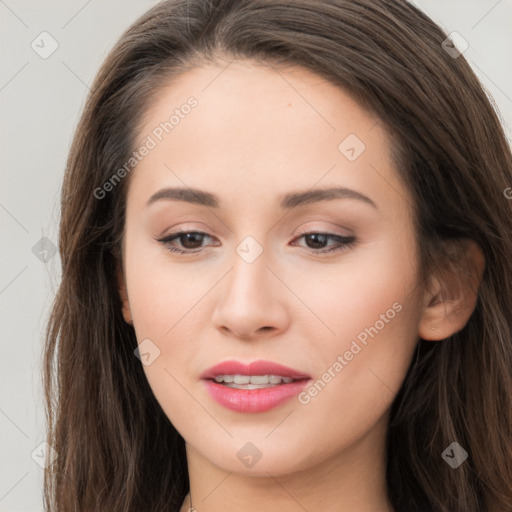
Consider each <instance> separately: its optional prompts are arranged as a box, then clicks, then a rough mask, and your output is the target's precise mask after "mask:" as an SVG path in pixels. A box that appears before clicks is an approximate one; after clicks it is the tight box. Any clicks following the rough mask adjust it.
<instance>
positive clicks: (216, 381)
mask: <svg viewBox="0 0 512 512" xmlns="http://www.w3.org/2000/svg"><path fill="white" fill-rule="evenodd" d="M201 379H202V381H203V382H204V384H205V386H206V390H207V391H208V393H209V395H210V397H211V398H213V399H214V400H215V401H216V402H217V403H219V404H220V405H222V406H224V407H226V408H227V409H230V410H232V411H236V412H240V413H260V412H265V411H268V410H270V409H273V408H275V407H277V406H279V405H281V404H283V403H284V402H286V401H288V400H289V399H290V398H291V397H293V396H295V395H297V394H298V393H300V392H301V391H302V390H303V389H304V387H305V386H306V384H307V383H308V382H309V381H310V380H311V377H310V376H309V375H306V374H305V373H303V372H300V371H298V370H294V369H293V368H289V367H286V366H283V365H280V364H277V363H273V362H271V361H255V362H252V363H249V364H244V363H241V362H238V361H225V362H223V363H220V364H218V365H216V366H213V367H212V368H210V369H208V370H207V371H205V372H203V374H202V375H201Z"/></svg>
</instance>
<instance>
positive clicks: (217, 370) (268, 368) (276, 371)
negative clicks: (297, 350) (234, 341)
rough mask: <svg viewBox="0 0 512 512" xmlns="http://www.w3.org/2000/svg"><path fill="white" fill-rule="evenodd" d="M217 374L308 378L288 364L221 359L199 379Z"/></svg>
mask: <svg viewBox="0 0 512 512" xmlns="http://www.w3.org/2000/svg"><path fill="white" fill-rule="evenodd" d="M218 375H279V376H281V377H289V378H291V379H293V380H302V379H309V378H310V376H309V375H307V374H305V373H303V372H301V371H299V370H295V369H293V368H289V367H288V366H283V365H281V364H278V363H274V362H272V361H263V360H259V361H253V362H252V363H248V364H244V363H241V362H239V361H234V360H230V361H223V362H222V363H219V364H216V365H215V366H212V367H211V368H208V369H207V370H206V371H204V372H203V373H202V374H201V379H215V377H217V376H218Z"/></svg>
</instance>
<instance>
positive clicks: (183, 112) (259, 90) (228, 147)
mask: <svg viewBox="0 0 512 512" xmlns="http://www.w3.org/2000/svg"><path fill="white" fill-rule="evenodd" d="M191 98H192V99H193V101H191ZM191 104H194V105H195V106H193V107H190V106H188V105H191ZM138 135H139V136H138V143H137V144H138V146H140V145H142V144H144V141H147V140H148V137H149V138H151V139H152V140H153V142H154V147H153V148H152V149H151V151H150V152H149V154H148V155H147V156H145V157H144V158H143V159H142V161H141V162H139V163H138V164H137V166H136V169H135V172H134V174H135V175H134V176H133V177H132V178H133V180H132V181H133V183H132V184H131V186H130V188H132V187H134V188H136V189H137V190H139V191H141V189H144V195H145V196H146V197H145V199H146V200H147V199H148V197H149V195H150V194H152V193H154V192H155V189H156V187H158V186H163V185H166V186H181V187H183V186H190V187H192V188H208V189H210V190H212V191H213V190H216V191H217V192H218V195H219V196H221V197H222V196H223V195H224V194H232V195H238V196H239V197H241V196H240V195H241V194H242V195H244V194H245V197H246V198H249V196H250V197H252V198H253V199H254V198H256V197H257V196H260V197H262V195H267V196H268V193H269V187H271V188H272V189H273V190H275V195H276V196H277V195H279V196H282V195H283V194H284V193H286V192H287V191H289V190H292V189H293V190H296V189H307V188H312V187H314V186H315V185H316V184H318V186H327V185H344V186H347V187H352V188H358V187H359V189H361V188H366V191H367V192H369V191H371V190H372V189H373V190H374V192H373V193H378V195H380V196H381V197H384V199H386V200H390V199H391V200H394V201H397V200H399V199H400V197H399V196H400V195H402V198H403V197H404V194H405V191H403V190H402V194H398V196H397V188H401V186H400V184H399V183H398V182H397V176H396V174H395V171H394V169H393V162H392V161H391V157H390V140H389V139H388V136H387V133H386V131H385V130H384V128H383V126H382V125H381V124H380V123H379V122H378V121H377V119H375V118H374V117H372V116H371V115H369V114H368V113H366V112H365V111H364V110H363V109H362V108H361V107H360V106H359V105H358V104H357V103H356V102H355V101H354V100H353V99H352V98H351V96H350V95H349V94H347V93H346V92H345V91H344V90H343V89H341V88H340V87H337V86H335V85H334V84H332V83H330V82H328V81H327V80H325V79H324V78H322V77H319V76H318V75H316V74H314V73H312V72H311V71H309V70H307V69H305V68H302V67H289V68H287V69H282V68H275V67H273V66H271V65H264V64H261V63H259V62H254V61H234V62H232V63H228V65H226V64H223V65H222V64H213V63H209V64H205V65H203V66H200V67H196V68H193V69H191V70H189V71H187V72H185V73H183V74H181V75H179V76H178V77H176V78H173V79H171V80H170V81H169V83H168V84H166V85H165V86H164V87H162V88H161V89H160V90H159V91H157V93H156V94H155V95H154V98H153V101H152V102H151V104H150V107H149V109H148V111H147V112H146V115H145V116H144V123H143V125H142V127H141V129H140V130H139V134H138ZM386 182H387V184H388V185H386ZM200 185H202V187H200ZM383 185H384V186H383ZM386 196H387V197H386Z"/></svg>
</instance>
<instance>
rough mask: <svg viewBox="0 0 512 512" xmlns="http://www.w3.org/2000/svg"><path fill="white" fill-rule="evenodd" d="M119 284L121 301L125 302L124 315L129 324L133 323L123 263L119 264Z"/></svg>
mask: <svg viewBox="0 0 512 512" xmlns="http://www.w3.org/2000/svg"><path fill="white" fill-rule="evenodd" d="M117 284H118V289H119V295H120V297H121V302H122V303H123V317H124V320H125V322H126V323H127V324H130V325H133V320H132V313H131V310H130V302H129V300H128V293H127V291H126V283H125V280H124V274H123V270H122V268H121V265H119V263H118V265H117Z"/></svg>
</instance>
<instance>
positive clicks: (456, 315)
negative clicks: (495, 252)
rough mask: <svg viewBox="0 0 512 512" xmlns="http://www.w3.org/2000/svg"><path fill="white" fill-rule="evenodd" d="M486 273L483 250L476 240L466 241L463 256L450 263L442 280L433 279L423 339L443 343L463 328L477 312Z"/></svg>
mask: <svg viewBox="0 0 512 512" xmlns="http://www.w3.org/2000/svg"><path fill="white" fill-rule="evenodd" d="M461 260H464V261H461ZM464 262H465V263H466V264H465V265H464V264H463V263H464ZM484 270H485V257H484V255H483V252H482V249H481V248H480V246H479V245H478V244H477V243H476V242H474V241H473V240H467V241H466V247H465V250H464V253H463V257H459V259H458V260H457V261H456V262H455V263H453V262H450V265H449V268H448V269H447V272H446V273H445V274H443V277H442V278H439V277H434V278H433V279H432V286H431V287H430V290H429V291H428V292H426V293H425V299H424V309H423V313H422V316H421V320H420V324H419V332H418V335H419V337H420V338H422V339H425V340H442V339H445V338H448V337H449V336H451V335H452V334H455V333H456V332H458V331H460V330H461V329H463V328H464V326H465V325H466V324H467V322H468V320H469V318H470V317H471V315H472V313H473V311H474V309H475V306H476V302H477V298H478V288H479V286H480V282H481V279H482V276H483V273H484Z"/></svg>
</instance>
